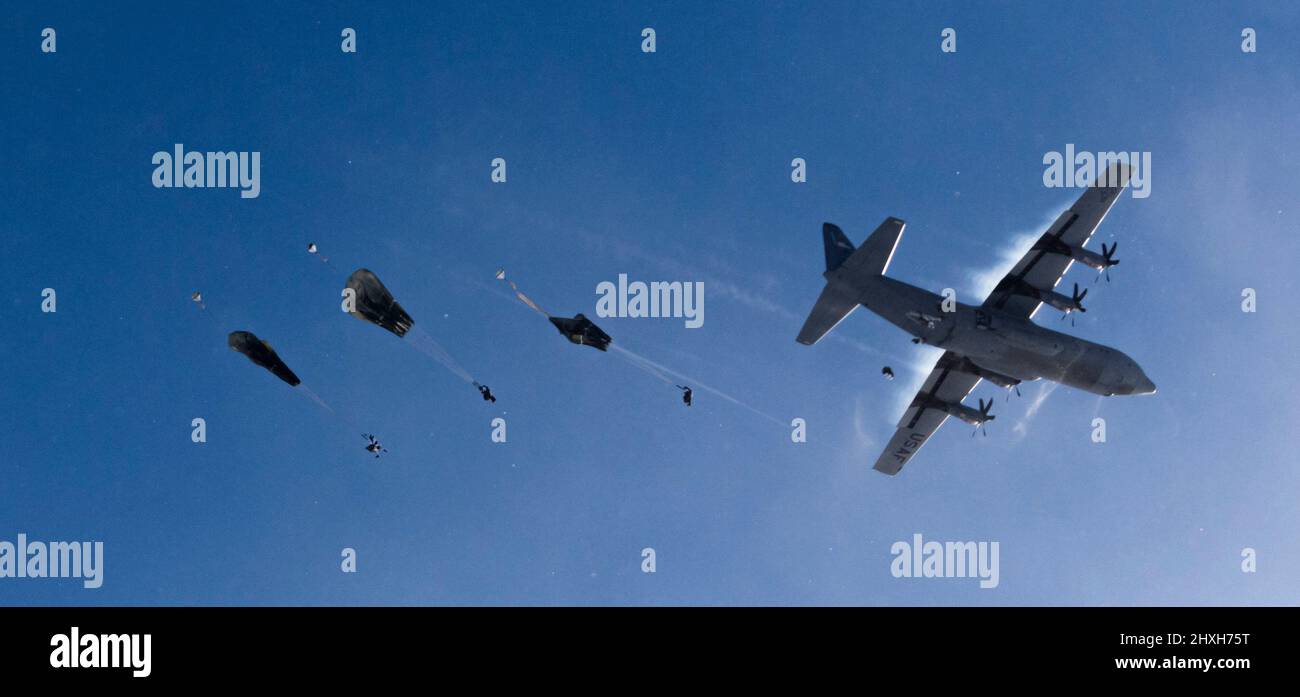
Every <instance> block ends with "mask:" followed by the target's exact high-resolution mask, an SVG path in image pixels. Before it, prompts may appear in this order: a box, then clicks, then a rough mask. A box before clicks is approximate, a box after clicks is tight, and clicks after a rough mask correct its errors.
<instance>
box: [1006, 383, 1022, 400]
mask: <svg viewBox="0 0 1300 697" xmlns="http://www.w3.org/2000/svg"><path fill="white" fill-rule="evenodd" d="M1011 390H1015V391H1016V396H1017V397H1019V396H1020V383H1016V384H1014V385H1008V386H1007V399H1006V401H1008V402H1010V401H1011Z"/></svg>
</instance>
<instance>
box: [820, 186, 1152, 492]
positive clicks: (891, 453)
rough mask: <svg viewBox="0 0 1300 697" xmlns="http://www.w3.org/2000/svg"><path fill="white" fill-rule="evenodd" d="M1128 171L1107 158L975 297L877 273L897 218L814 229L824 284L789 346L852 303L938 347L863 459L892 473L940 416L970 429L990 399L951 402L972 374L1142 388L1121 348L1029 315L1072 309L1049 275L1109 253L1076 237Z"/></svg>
mask: <svg viewBox="0 0 1300 697" xmlns="http://www.w3.org/2000/svg"><path fill="white" fill-rule="evenodd" d="M1128 177H1129V169H1128V167H1127V166H1125V165H1122V164H1121V165H1116V166H1114V167H1112V168H1110V169H1109V170H1107V172H1106V173H1105V174H1104V176H1103V177H1102V178H1101V179H1099V180H1098V181H1097V182H1094V184H1093V185H1092V186H1090V187H1088V189H1087V190H1086V191H1085V192H1084V193H1083V195H1082V196H1080V197H1079V200H1078V201H1076V202H1075V204H1074V205H1073V206H1072V207H1070V209H1069V210H1067V211H1065V212H1064V213H1062V214H1061V215H1060V217H1058V218H1057V219H1056V222H1054V223H1052V226H1051V227H1049V228H1048V229H1047V232H1045V233H1043V235H1042V237H1040V238H1039V239H1038V241H1037V242H1035V243H1034V245H1033V246H1032V248H1030V250H1029V251H1028V252H1027V253H1026V254H1025V255H1024V257H1022V258H1021V259H1020V261H1019V262H1017V263H1016V265H1015V266H1014V267H1012V269H1011V271H1010V272H1009V273H1008V274H1007V275H1006V276H1005V277H1004V278H1003V279H1002V280H1001V281H1000V282H999V283H998V284H997V287H995V288H994V289H993V292H992V293H990V294H989V296H988V297H987V298H986V299H985V300H984V302H983V303H982V304H980V305H978V306H974V305H966V304H962V303H957V302H951V303H949V304H948V305H947V306H945V304H944V298H942V297H941V296H939V295H935V294H934V293H931V292H929V291H926V290H923V289H921V288H917V287H916V286H912V285H908V284H906V283H902V282H901V281H896V280H894V279H892V278H888V277H886V276H885V271H886V269H888V268H889V261H890V259H891V258H892V257H893V255H894V249H895V248H896V247H897V246H898V241H899V239H900V238H901V237H902V234H903V227H904V225H905V223H904V222H903V221H902V220H899V219H898V218H887V219H886V220H885V222H884V223H882V224H881V225H880V227H878V228H876V231H875V232H873V233H872V234H871V236H870V237H868V238H867V239H866V241H865V242H863V243H862V246H861V247H858V248H856V249H855V248H854V247H853V244H852V243H851V242H850V241H849V240H848V238H847V237H845V235H844V233H843V232H842V231H841V230H840V229H839V228H838V227H836V226H835V225H832V224H830V223H826V224H825V225H824V226H823V227H822V236H823V242H824V244H825V247H826V272H825V273H824V274H822V275H823V276H824V277H825V278H826V287H825V288H824V289H823V290H822V292H821V295H820V296H819V297H818V298H817V303H816V304H815V305H814V306H813V309H812V313H811V314H809V316H808V320H807V321H806V322H805V323H804V325H803V329H802V330H801V331H800V332H799V337H798V339H797V341H798V342H799V343H801V344H805V345H812V344H815V343H817V342H818V341H819V340H820V339H821V338H822V337H823V336H825V335H826V334H827V333H828V332H830V331H831V329H833V328H835V325H837V324H839V323H840V322H841V321H843V319H844V318H845V317H847V316H848V315H849V313H851V312H853V310H855V309H857V308H858V306H859V305H865V306H866V307H867V309H869V310H871V311H872V312H874V313H876V314H878V315H880V316H881V317H883V318H885V319H886V320H888V321H889V322H890V323H891V324H894V325H895V326H897V327H899V328H901V329H903V330H904V331H906V332H908V333H909V334H911V335H912V336H913V339H912V341H913V343H918V344H928V345H931V346H936V347H938V348H941V349H944V353H943V355H942V356H940V357H939V360H938V361H937V362H936V363H935V366H934V368H933V370H931V371H930V375H929V377H928V378H926V380H925V383H924V384H923V385H922V386H921V391H920V392H919V393H917V395H916V397H915V399H913V400H912V403H911V404H910V405H909V406H908V407H907V409H906V410H905V411H904V412H903V416H902V418H901V419H900V420H899V422H898V427H897V430H896V431H895V433H894V436H893V438H891V439H890V441H889V444H888V445H887V446H886V447H885V451H884V452H883V453H882V454H881V455H880V458H879V459H878V460H877V461H876V464H875V469H876V470H878V471H880V472H884V473H885V474H890V475H893V474H897V473H898V471H899V470H901V469H902V468H903V465H905V464H907V462H908V461H909V460H911V459H912V457H913V456H914V455H916V452H917V451H918V450H919V449H920V448H921V446H922V445H924V444H925V442H926V441H927V440H928V439H929V438H930V437H931V436H932V435H934V432H935V431H937V430H938V429H939V427H940V426H942V425H943V422H944V421H946V420H947V419H948V417H949V416H956V417H957V418H959V419H961V420H962V421H965V422H966V423H969V424H971V425H973V426H975V427H981V426H983V425H984V424H985V423H986V422H988V421H991V420H993V418H994V416H992V415H991V414H989V408H990V407H991V406H992V400H989V402H988V403H987V404H985V403H984V402H983V401H982V400H981V403H980V405H979V408H978V409H974V408H971V407H968V406H966V405H964V404H962V400H963V399H965V398H966V396H967V395H969V394H970V392H971V390H973V389H975V385H977V384H978V383H979V381H980V380H988V381H989V382H991V383H993V384H995V385H998V386H999V387H1004V388H1007V389H1010V388H1013V387H1017V386H1018V385H1019V384H1020V383H1021V382H1023V381H1029V380H1038V379H1044V380H1051V381H1054V382H1059V383H1061V384H1064V385H1069V386H1070V387H1075V388H1078V389H1081V390H1085V391H1087V392H1091V393H1093V394H1098V395H1104V396H1111V395H1140V394H1152V393H1154V392H1155V391H1156V386H1155V385H1154V384H1153V383H1152V382H1151V380H1150V379H1149V378H1148V377H1147V376H1146V373H1144V372H1142V368H1140V367H1139V366H1138V364H1137V362H1136V361H1134V360H1133V359H1132V358H1129V357H1128V356H1127V355H1125V354H1124V353H1123V352H1121V351H1118V350H1116V349H1113V348H1109V347H1107V346H1102V345H1100V344H1095V343H1092V342H1090V341H1085V340H1083V339H1079V338H1077V337H1073V336H1069V335H1067V334H1063V333H1061V332H1057V331H1053V330H1051V329H1047V328H1045V327H1042V326H1039V325H1038V324H1035V323H1034V322H1033V321H1032V320H1033V317H1034V313H1036V312H1037V311H1038V308H1039V307H1041V306H1042V305H1044V304H1046V305H1049V306H1051V307H1053V308H1055V309H1057V310H1059V311H1061V312H1063V313H1066V314H1069V313H1072V312H1083V311H1084V308H1083V304H1082V302H1083V298H1084V296H1085V295H1086V294H1087V291H1086V290H1085V291H1084V292H1082V293H1080V292H1079V289H1078V284H1075V286H1074V289H1073V293H1071V294H1070V295H1063V294H1061V293H1059V292H1057V291H1056V290H1055V288H1056V284H1057V283H1058V282H1059V281H1060V280H1061V277H1062V276H1064V275H1065V272H1066V271H1067V270H1068V269H1069V268H1070V266H1071V264H1073V263H1074V262H1076V261H1077V262H1079V263H1081V264H1084V265H1086V266H1089V267H1091V268H1093V269H1096V270H1097V272H1098V273H1099V274H1100V273H1109V269H1110V267H1112V266H1114V265H1116V264H1118V263H1119V260H1118V259H1116V258H1114V255H1115V247H1116V246H1115V245H1112V246H1109V247H1107V246H1106V245H1102V253H1101V254H1098V253H1097V252H1094V251H1091V250H1088V249H1085V248H1084V245H1086V244H1087V243H1088V240H1089V239H1090V238H1091V237H1092V233H1093V231H1094V230H1096V229H1097V226H1098V225H1100V224H1101V221H1102V219H1103V218H1105V217H1106V213H1107V212H1108V211H1109V210H1110V207H1111V206H1112V205H1113V204H1114V203H1115V200H1116V199H1117V198H1119V195H1120V194H1121V193H1122V192H1123V191H1124V188H1125V187H1126V186H1127V185H1128Z"/></svg>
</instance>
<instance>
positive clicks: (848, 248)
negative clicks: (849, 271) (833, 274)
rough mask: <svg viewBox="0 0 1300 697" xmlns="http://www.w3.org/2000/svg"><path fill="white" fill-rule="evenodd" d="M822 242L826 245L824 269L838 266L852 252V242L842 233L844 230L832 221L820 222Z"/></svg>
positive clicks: (828, 269)
mask: <svg viewBox="0 0 1300 697" xmlns="http://www.w3.org/2000/svg"><path fill="white" fill-rule="evenodd" d="M822 244H824V245H825V246H826V270H827V271H834V270H835V269H838V268H840V266H841V265H842V264H843V263H844V261H845V260H846V259H848V258H849V257H850V256H852V254H853V243H852V242H850V241H849V238H848V237H846V236H845V235H844V231H843V230H841V229H840V227H839V226H838V225H836V224H834V223H822Z"/></svg>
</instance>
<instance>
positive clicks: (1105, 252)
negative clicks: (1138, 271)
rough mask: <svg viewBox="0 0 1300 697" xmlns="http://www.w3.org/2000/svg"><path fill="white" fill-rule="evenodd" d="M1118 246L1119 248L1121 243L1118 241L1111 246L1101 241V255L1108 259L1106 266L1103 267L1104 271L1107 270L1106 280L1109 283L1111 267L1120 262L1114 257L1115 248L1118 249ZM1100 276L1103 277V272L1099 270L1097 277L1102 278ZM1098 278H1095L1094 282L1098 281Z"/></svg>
mask: <svg viewBox="0 0 1300 697" xmlns="http://www.w3.org/2000/svg"><path fill="white" fill-rule="evenodd" d="M1118 248H1119V243H1118V242H1116V243H1115V244H1112V245H1111V246H1110V247H1109V248H1107V247H1106V243H1105V242H1102V243H1101V256H1102V258H1103V259H1105V260H1106V261H1105V262H1104V266H1102V267H1101V268H1102V271H1105V272H1106V282H1107V283H1110V267H1112V266H1114V265H1116V264H1118V263H1119V259H1116V258H1114V257H1115V250H1116V249H1118ZM1100 278H1101V273H1100V272H1098V273H1097V279H1100ZM1097 279H1094V280H1093V283H1096V282H1097Z"/></svg>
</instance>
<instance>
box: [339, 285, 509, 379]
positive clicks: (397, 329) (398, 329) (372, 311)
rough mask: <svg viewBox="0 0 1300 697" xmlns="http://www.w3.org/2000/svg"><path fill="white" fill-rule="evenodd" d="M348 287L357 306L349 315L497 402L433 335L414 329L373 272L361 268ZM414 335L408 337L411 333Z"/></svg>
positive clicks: (398, 304)
mask: <svg viewBox="0 0 1300 697" xmlns="http://www.w3.org/2000/svg"><path fill="white" fill-rule="evenodd" d="M347 287H348V288H349V289H350V290H351V291H352V294H353V304H352V306H351V307H350V308H349V309H348V314H350V315H352V316H353V317H356V318H357V319H359V320H364V321H366V322H369V323H371V324H373V325H375V326H378V327H383V328H384V329H387V330H388V331H390V332H392V333H393V334H394V335H396V336H399V337H403V338H406V339H407V342H408V343H410V344H411V346H413V347H414V348H415V350H417V351H419V352H420V353H423V354H424V355H426V356H428V357H429V358H432V359H433V360H435V361H437V362H438V363H441V364H442V366H443V367H444V368H446V369H447V370H450V371H451V372H452V373H453V374H455V375H456V377H459V378H460V379H461V380H464V381H465V382H468V383H470V384H472V385H473V386H474V387H475V388H479V392H480V394H483V399H484V400H485V401H492V402H495V401H496V399H495V398H492V399H490V400H489V398H488V394H486V393H483V391H482V389H481V388H482V387H484V385H482V383H480V382H479V381H477V380H475V379H474V376H473V375H471V374H470V372H469V371H468V370H466V369H465V367H464V366H462V365H461V364H460V362H459V361H457V360H456V359H455V358H454V357H453V356H452V355H451V353H450V352H448V351H447V349H445V348H443V347H442V344H440V343H438V342H437V341H436V340H435V339H434V338H433V337H432V336H429V334H428V333H427V332H425V331H424V330H422V329H415V330H414V331H412V328H413V327H414V326H415V320H414V319H411V316H410V315H409V314H407V312H406V310H404V309H402V306H401V304H400V303H398V302H397V299H396V298H394V297H393V294H392V293H390V292H389V290H388V288H387V287H385V286H384V284H383V282H382V281H380V280H379V277H378V276H376V275H375V274H374V273H373V272H372V271H370V269H357V270H356V271H353V272H352V275H351V276H348V285H347ZM408 332H409V333H410V335H409V336H408V335H407V333H408Z"/></svg>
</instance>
